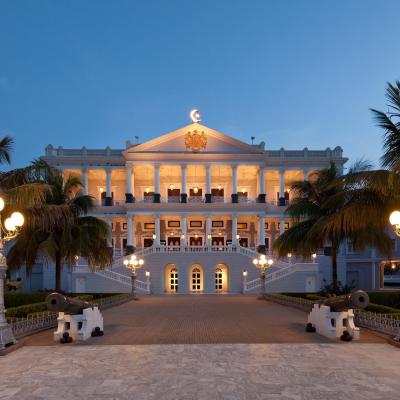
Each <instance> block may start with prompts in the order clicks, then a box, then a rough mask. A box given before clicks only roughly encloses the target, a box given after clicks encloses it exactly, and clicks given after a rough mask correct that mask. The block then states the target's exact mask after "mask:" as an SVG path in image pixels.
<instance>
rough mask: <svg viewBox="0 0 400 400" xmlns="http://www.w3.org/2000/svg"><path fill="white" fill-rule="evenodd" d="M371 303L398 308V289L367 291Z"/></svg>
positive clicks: (399, 294)
mask: <svg viewBox="0 0 400 400" xmlns="http://www.w3.org/2000/svg"><path fill="white" fill-rule="evenodd" d="M368 295H369V300H370V301H371V303H375V304H381V305H383V306H387V307H393V308H398V309H400V291H399V290H398V291H386V290H385V291H379V292H368Z"/></svg>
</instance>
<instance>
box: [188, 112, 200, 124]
mask: <svg viewBox="0 0 400 400" xmlns="http://www.w3.org/2000/svg"><path fill="white" fill-rule="evenodd" d="M189 115H190V119H191V120H192V122H193V123H194V124H195V123H197V122H200V121H201V118H200V111H199V110H192V111H190V114H189Z"/></svg>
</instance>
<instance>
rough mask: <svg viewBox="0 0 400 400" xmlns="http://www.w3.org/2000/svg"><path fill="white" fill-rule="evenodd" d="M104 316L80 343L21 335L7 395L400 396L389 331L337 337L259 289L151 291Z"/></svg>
mask: <svg viewBox="0 0 400 400" xmlns="http://www.w3.org/2000/svg"><path fill="white" fill-rule="evenodd" d="M104 319H105V336H103V337H100V338H91V339H90V340H88V341H87V342H85V343H83V344H79V345H77V344H76V343H73V344H71V345H61V344H59V343H55V342H53V340H52V332H53V330H50V331H45V332H42V333H40V334H37V335H34V336H31V337H29V338H26V339H22V340H21V341H20V342H22V343H23V344H24V346H23V347H21V348H19V349H17V350H16V351H14V352H11V353H9V354H8V355H6V356H4V357H0V400H5V399H10V400H25V399H29V400H39V399H57V400H59V399H63V400H76V399H78V400H79V399H85V400H102V399H107V400H108V399H121V400H123V399H134V400H214V399H216V400H242V399H243V400H245V399H246V400H247V399H248V400H261V399H283V400H303V399H304V400H316V399H320V400H330V399H335V400H336V399H339V400H340V399H343V400H344V399H346V400H348V399H352V400H378V399H385V400H392V399H393V400H394V399H396V400H398V399H399V393H400V350H399V349H397V348H395V347H392V346H390V345H388V344H385V340H384V338H382V337H380V336H378V335H375V334H373V333H372V332H369V331H366V330H362V333H361V335H362V338H363V341H364V342H366V343H359V342H358V343H356V342H351V343H342V342H334V341H330V340H328V339H325V338H323V337H321V336H319V335H317V334H315V333H313V334H308V333H306V332H305V331H304V324H305V320H306V313H304V312H302V311H298V310H296V309H293V308H290V307H285V306H282V305H279V304H275V303H272V302H266V301H258V300H255V298H254V297H246V296H160V297H147V298H142V299H141V300H140V301H138V302H134V301H132V302H129V303H126V304H123V305H121V306H117V307H114V308H112V309H108V310H106V311H105V312H104ZM149 344H151V346H149Z"/></svg>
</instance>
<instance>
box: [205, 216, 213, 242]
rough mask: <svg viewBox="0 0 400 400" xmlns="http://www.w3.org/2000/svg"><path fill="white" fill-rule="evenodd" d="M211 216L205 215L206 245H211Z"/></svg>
mask: <svg viewBox="0 0 400 400" xmlns="http://www.w3.org/2000/svg"><path fill="white" fill-rule="evenodd" d="M209 236H211V216H209V215H207V219H206V243H207V246H211V244H212V243H211V241H212V239H211V237H209Z"/></svg>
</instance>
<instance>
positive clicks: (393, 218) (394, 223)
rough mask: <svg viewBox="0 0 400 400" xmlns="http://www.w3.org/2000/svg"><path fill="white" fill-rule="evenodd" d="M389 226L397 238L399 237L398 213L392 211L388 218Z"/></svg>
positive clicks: (399, 217)
mask: <svg viewBox="0 0 400 400" xmlns="http://www.w3.org/2000/svg"><path fill="white" fill-rule="evenodd" d="M389 222H390V225H392V227H393V231H394V233H395V234H396V235H397V236H400V211H397V210H396V211H393V212H392V213H391V214H390V217H389Z"/></svg>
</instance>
